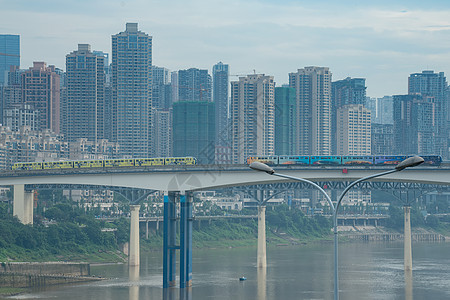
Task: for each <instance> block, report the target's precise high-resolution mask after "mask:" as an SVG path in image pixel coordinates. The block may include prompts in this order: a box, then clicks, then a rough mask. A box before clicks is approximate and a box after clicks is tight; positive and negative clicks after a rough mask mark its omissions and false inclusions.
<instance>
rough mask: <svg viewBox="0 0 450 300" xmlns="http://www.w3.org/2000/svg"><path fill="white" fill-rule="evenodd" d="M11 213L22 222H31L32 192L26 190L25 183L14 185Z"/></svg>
mask: <svg viewBox="0 0 450 300" xmlns="http://www.w3.org/2000/svg"><path fill="white" fill-rule="evenodd" d="M13 215H14V216H17V218H19V221H20V222H21V223H22V224H33V192H26V191H25V185H23V184H15V185H14V197H13Z"/></svg>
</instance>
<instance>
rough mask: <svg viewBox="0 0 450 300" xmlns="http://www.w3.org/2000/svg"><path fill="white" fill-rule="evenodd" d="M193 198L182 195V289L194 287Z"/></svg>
mask: <svg viewBox="0 0 450 300" xmlns="http://www.w3.org/2000/svg"><path fill="white" fill-rule="evenodd" d="M192 198H193V197H192V193H188V194H187V195H183V194H182V195H180V213H181V223H180V288H186V287H191V286H192V202H193V199H192Z"/></svg>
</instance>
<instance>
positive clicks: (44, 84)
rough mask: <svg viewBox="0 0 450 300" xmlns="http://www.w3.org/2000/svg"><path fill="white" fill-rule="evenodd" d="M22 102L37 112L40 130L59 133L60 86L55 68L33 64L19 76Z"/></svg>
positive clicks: (38, 63)
mask: <svg viewBox="0 0 450 300" xmlns="http://www.w3.org/2000/svg"><path fill="white" fill-rule="evenodd" d="M21 88H22V101H23V104H25V105H30V106H31V107H33V108H34V109H36V110H38V111H39V118H40V128H41V130H43V129H50V130H52V131H53V132H55V133H59V117H60V115H59V113H60V108H59V104H60V101H59V100H60V85H59V75H58V74H56V72H55V66H48V67H47V65H46V64H45V63H44V62H34V63H33V67H30V68H29V69H28V70H27V71H25V72H23V73H22V74H21Z"/></svg>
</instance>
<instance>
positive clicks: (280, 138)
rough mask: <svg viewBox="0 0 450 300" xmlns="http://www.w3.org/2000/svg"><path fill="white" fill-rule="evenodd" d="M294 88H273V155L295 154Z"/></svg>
mask: <svg viewBox="0 0 450 300" xmlns="http://www.w3.org/2000/svg"><path fill="white" fill-rule="evenodd" d="M296 117H297V113H296V102H295V89H293V88H290V87H276V88H275V155H295V154H296V153H295V141H296V131H295V125H296Z"/></svg>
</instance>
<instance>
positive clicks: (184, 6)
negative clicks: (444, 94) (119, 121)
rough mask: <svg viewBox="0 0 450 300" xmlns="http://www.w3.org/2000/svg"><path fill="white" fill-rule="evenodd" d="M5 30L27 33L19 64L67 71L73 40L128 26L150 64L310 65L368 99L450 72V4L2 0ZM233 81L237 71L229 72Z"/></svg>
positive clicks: (244, 68)
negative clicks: (144, 45)
mask: <svg viewBox="0 0 450 300" xmlns="http://www.w3.org/2000/svg"><path fill="white" fill-rule="evenodd" d="M0 7H1V10H0V33H4V34H19V35H20V36H21V56H22V57H21V68H28V67H30V66H31V65H32V62H33V61H45V62H47V63H48V64H54V65H56V66H57V67H59V68H62V69H65V55H66V54H68V53H70V52H71V51H73V50H76V49H77V45H78V44H79V43H80V44H83V43H87V44H91V46H92V49H93V50H101V51H105V52H108V53H111V35H113V34H116V33H118V32H121V31H124V30H125V23H126V22H137V23H139V29H140V30H141V31H144V32H146V33H148V34H150V35H152V36H153V64H154V65H157V66H161V67H166V68H168V69H170V70H179V69H186V68H191V67H196V68H201V69H208V70H211V68H212V65H214V64H215V63H217V62H219V61H222V62H224V63H228V64H229V65H230V69H231V74H236V75H242V74H250V73H253V70H255V71H256V72H257V73H265V74H266V75H273V76H275V81H276V83H277V85H281V84H283V83H287V81H288V73H289V72H295V71H296V70H297V69H299V68H303V67H305V66H323V67H325V66H326V67H329V68H330V70H331V72H332V73H333V81H335V80H340V79H344V78H345V77H363V78H366V85H367V95H368V96H370V97H381V96H384V95H393V94H405V93H407V78H408V76H409V74H411V73H416V72H421V71H422V70H434V71H436V72H445V73H446V76H447V77H449V74H450V17H449V16H450V1H448V0H428V1H423V0H422V1H417V0H408V1H399V0H396V1H393V0H390V1H385V0H376V1H373V0H372V1H365V0H354V1H351V0H339V1H333V0H328V1H320V0H316V1H294V0H278V1H269V0H193V1H191V0H157V1H154V0H122V1H118V0H76V1H74V0H0ZM230 79H231V80H236V79H237V77H231V78H230Z"/></svg>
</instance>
